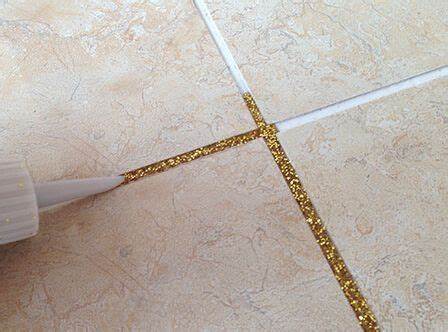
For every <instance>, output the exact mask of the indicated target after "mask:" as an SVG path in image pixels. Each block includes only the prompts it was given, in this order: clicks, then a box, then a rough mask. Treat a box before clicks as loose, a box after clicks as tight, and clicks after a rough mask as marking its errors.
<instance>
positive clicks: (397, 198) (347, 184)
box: [281, 79, 448, 331]
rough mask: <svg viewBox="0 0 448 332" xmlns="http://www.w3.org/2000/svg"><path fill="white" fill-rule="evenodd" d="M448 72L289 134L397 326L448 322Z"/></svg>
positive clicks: (322, 208) (296, 157)
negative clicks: (419, 86) (447, 234)
mask: <svg viewBox="0 0 448 332" xmlns="http://www.w3.org/2000/svg"><path fill="white" fill-rule="evenodd" d="M447 89H448V80H447V79H445V80H439V81H436V82H433V83H431V84H429V85H426V86H424V87H421V88H418V89H412V90H409V91H406V92H402V93H400V94H397V95H395V96H392V97H388V98H386V99H384V100H380V101H378V102H374V103H371V104H368V105H365V106H363V107H359V108H357V109H353V110H349V111H347V113H345V114H342V115H338V116H333V117H331V118H328V119H325V120H322V121H320V122H319V123H314V124H308V125H306V126H304V127H301V128H297V129H295V130H291V131H288V132H286V133H284V134H282V135H281V141H282V142H283V143H284V145H285V148H286V150H287V153H288V155H289V156H290V158H291V159H292V160H293V162H294V164H295V166H296V168H297V170H298V172H299V173H300V176H301V177H302V179H303V182H304V184H305V187H306V188H308V191H309V193H310V195H311V198H312V199H313V200H314V202H315V204H316V205H317V207H318V209H319V212H320V214H321V217H322V219H323V220H324V222H325V224H326V225H327V226H328V229H329V231H330V234H332V235H333V238H334V240H335V242H336V244H337V245H338V247H339V249H340V251H341V253H342V255H343V257H344V259H345V261H346V263H347V264H348V266H349V267H350V268H351V270H352V272H353V274H354V275H355V277H356V279H357V281H358V282H359V284H360V286H361V289H362V291H363V292H364V295H365V296H366V297H367V299H368V301H369V303H370V304H371V306H372V309H373V310H374V312H375V313H376V314H377V316H378V319H379V322H380V325H381V326H382V327H383V328H384V329H385V330H388V331H417V330H418V331H444V330H447V328H448V323H447V322H448V315H447V310H448V289H447V284H448V277H447V276H448V259H447V257H448V249H447V242H446V229H447V226H448V219H447V216H448V204H447V202H448V167H447V165H448V117H447V114H448V113H447V111H448V98H447Z"/></svg>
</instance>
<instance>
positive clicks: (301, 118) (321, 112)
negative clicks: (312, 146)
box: [276, 66, 448, 132]
mask: <svg viewBox="0 0 448 332" xmlns="http://www.w3.org/2000/svg"><path fill="white" fill-rule="evenodd" d="M445 76H448V66H444V67H440V68H437V69H434V70H431V71H428V72H426V73H423V74H420V75H416V76H413V77H410V78H407V79H405V80H403V81H400V82H397V83H393V84H391V85H387V86H384V87H382V88H379V89H376V90H373V91H369V92H366V93H363V94H361V95H359V96H356V97H353V98H349V99H345V100H342V101H340V102H337V103H335V104H331V105H328V106H325V107H322V108H318V109H315V110H313V111H311V112H308V113H305V114H301V115H298V116H296V117H293V118H289V119H286V120H283V121H279V122H277V123H276V125H277V128H278V130H279V131H280V132H284V131H286V130H289V129H292V128H296V127H298V126H301V125H304V124H305V123H309V122H313V121H317V120H319V119H322V118H326V117H327V116H331V115H333V114H336V113H339V112H342V111H345V110H348V109H350V108H354V107H357V106H360V105H363V104H366V103H369V102H371V101H373V100H377V99H380V98H383V97H386V96H390V95H392V94H395V93H397V92H400V91H403V90H406V89H409V88H414V87H416V86H419V85H422V84H425V83H428V82H431V81H433V80H435V79H438V78H442V77H445Z"/></svg>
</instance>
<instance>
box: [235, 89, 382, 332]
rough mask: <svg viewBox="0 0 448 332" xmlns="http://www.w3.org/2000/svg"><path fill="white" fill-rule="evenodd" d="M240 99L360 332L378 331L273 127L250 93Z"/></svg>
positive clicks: (368, 308) (368, 309)
mask: <svg viewBox="0 0 448 332" xmlns="http://www.w3.org/2000/svg"><path fill="white" fill-rule="evenodd" d="M243 99H244V101H245V103H246V105H247V108H248V109H249V111H250V113H251V114H252V117H253V119H254V121H255V123H256V124H257V126H258V127H259V129H260V132H261V136H262V137H263V139H264V141H265V143H266V145H267V146H268V148H269V151H270V152H271V154H272V156H273V158H274V161H275V163H276V164H277V166H278V168H279V169H280V172H281V173H282V175H283V178H284V179H285V181H286V183H287V185H288V187H289V189H290V191H291V193H292V195H293V196H294V199H295V200H296V202H297V204H298V205H299V208H300V211H301V212H302V214H303V216H304V217H305V220H306V222H307V223H308V225H309V227H310V229H311V232H312V233H313V235H314V237H315V239H316V242H317V243H318V245H319V247H320V249H321V250H322V253H323V254H324V256H325V258H326V260H327V262H328V264H329V265H330V268H331V270H332V271H333V274H334V276H335V278H336V280H337V281H338V283H339V286H340V287H341V289H342V292H343V293H344V295H345V297H346V298H347V300H348V302H349V304H350V306H351V307H352V309H353V311H354V312H355V315H356V317H357V319H358V322H359V324H360V325H361V327H362V328H363V330H364V331H379V327H378V324H377V321H376V318H375V315H374V314H373V312H372V311H371V309H370V307H369V305H368V303H367V300H366V299H365V298H364V296H363V295H362V293H361V291H360V290H359V287H358V285H357V283H356V281H355V279H354V277H353V276H352V274H351V273H350V271H349V269H348V267H347V266H346V264H345V262H344V260H343V259H342V256H341V254H340V253H339V251H338V250H337V248H336V245H335V244H334V242H333V240H332V239H331V237H330V235H329V234H328V232H327V230H326V228H325V226H324V224H323V223H322V220H321V219H320V217H319V215H318V213H317V210H316V208H315V207H314V205H313V203H312V202H311V199H310V197H309V196H308V193H307V192H306V191H305V189H304V187H303V185H302V183H301V182H300V179H299V176H298V175H297V172H296V170H295V169H294V167H293V166H292V164H291V161H290V160H289V158H288V156H287V155H286V152H285V151H284V149H283V147H282V145H281V143H280V141H279V139H278V137H277V133H278V129H277V128H276V126H275V125H274V126H273V125H268V124H266V121H265V120H264V119H263V115H262V114H261V112H260V110H259V109H258V106H257V104H256V102H255V100H254V98H253V97H252V95H251V94H250V93H248V92H247V93H244V94H243Z"/></svg>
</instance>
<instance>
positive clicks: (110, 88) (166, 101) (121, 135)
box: [0, 0, 253, 180]
mask: <svg viewBox="0 0 448 332" xmlns="http://www.w3.org/2000/svg"><path fill="white" fill-rule="evenodd" d="M249 129H253V125H252V121H251V119H250V116H249V114H248V113H247V111H246V110H245V108H244V106H243V103H242V101H241V98H240V97H239V96H238V95H237V93H236V91H235V89H234V87H233V83H232V82H231V79H230V77H229V75H228V73H227V71H226V69H225V66H224V64H223V63H222V61H221V58H220V56H219V54H218V52H217V50H216V48H215V46H214V44H213V42H212V41H211V38H210V37H209V35H208V33H207V30H206V28H205V26H204V24H203V22H202V21H201V19H200V17H199V15H198V13H197V11H196V9H195V8H194V6H193V4H192V3H191V2H190V1H187V0H184V1H145V2H142V1H138V2H137V1H44V0H38V1H36V0H32V1H31V0H28V1H0V154H2V155H5V154H6V155H12V156H16V157H19V158H25V159H26V161H27V163H28V165H29V166H30V168H31V171H32V173H33V175H34V177H35V178H37V179H39V180H44V179H50V178H51V179H55V178H65V177H81V176H91V175H100V174H110V173H111V172H115V171H117V170H120V171H122V170H125V169H128V168H129V167H135V166H141V165H142V164H145V163H149V162H153V161H156V160H160V159H163V158H166V157H168V156H172V155H176V154H179V153H182V152H185V151H188V150H191V149H192V148H196V147H199V146H202V145H205V144H208V143H211V142H214V141H216V140H219V139H222V138H225V137H228V136H232V135H234V134H238V133H241V132H244V131H247V130H249Z"/></svg>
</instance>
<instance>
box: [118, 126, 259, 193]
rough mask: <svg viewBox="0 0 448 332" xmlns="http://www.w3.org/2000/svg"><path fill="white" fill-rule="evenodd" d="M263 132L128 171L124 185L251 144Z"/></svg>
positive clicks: (247, 133) (238, 137)
mask: <svg viewBox="0 0 448 332" xmlns="http://www.w3.org/2000/svg"><path fill="white" fill-rule="evenodd" d="M261 132H262V131H261V130H260V129H254V130H251V131H249V132H246V133H243V134H240V135H236V136H232V137H229V138H226V139H223V140H221V141H218V142H215V143H212V144H209V145H206V146H203V147H200V148H197V149H194V150H192V151H189V152H185V153H182V154H180V155H177V156H174V157H171V158H168V159H165V160H161V161H158V162H155V163H153V164H150V165H147V166H143V167H140V168H137V169H134V170H131V171H128V172H126V173H123V174H122V176H124V178H125V180H124V181H123V183H122V185H125V184H128V183H130V182H133V181H136V180H138V179H140V178H143V177H145V176H149V175H152V174H155V173H162V172H165V171H167V170H169V169H171V168H174V167H176V166H179V165H181V164H184V163H188V162H190V161H193V160H195V159H199V158H201V157H205V156H208V155H211V154H214V153H217V152H220V151H224V150H227V149H229V148H232V147H235V146H239V145H243V144H246V143H249V142H251V141H253V140H255V139H257V138H260V137H261Z"/></svg>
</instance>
